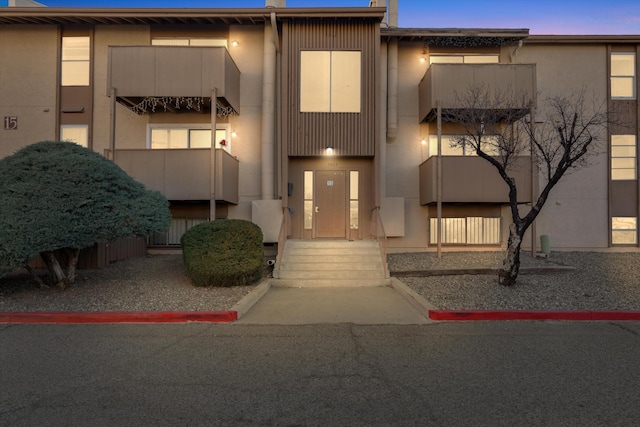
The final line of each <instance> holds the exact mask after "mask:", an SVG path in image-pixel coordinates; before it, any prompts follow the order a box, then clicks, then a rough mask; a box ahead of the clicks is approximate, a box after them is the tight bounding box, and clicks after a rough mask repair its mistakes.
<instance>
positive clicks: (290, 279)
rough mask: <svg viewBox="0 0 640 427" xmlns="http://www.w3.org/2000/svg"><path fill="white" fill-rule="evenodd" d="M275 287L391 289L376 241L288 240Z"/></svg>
mask: <svg viewBox="0 0 640 427" xmlns="http://www.w3.org/2000/svg"><path fill="white" fill-rule="evenodd" d="M277 262H278V264H279V265H276V269H275V271H274V280H273V281H272V285H273V286H275V287H296V288H304V287H361V286H389V285H390V283H391V281H390V278H389V275H388V273H386V274H385V271H387V270H386V268H385V265H384V263H385V262H386V260H383V259H382V253H381V251H380V247H379V245H378V242H377V241H375V240H353V241H349V240H296V239H291V240H287V242H286V243H285V248H284V252H283V255H282V260H278V261H277Z"/></svg>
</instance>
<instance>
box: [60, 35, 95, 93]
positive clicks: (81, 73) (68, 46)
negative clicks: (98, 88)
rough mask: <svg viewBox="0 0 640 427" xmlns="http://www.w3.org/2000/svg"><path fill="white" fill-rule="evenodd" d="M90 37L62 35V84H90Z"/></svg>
mask: <svg viewBox="0 0 640 427" xmlns="http://www.w3.org/2000/svg"><path fill="white" fill-rule="evenodd" d="M89 61H90V47H89V37H62V65H61V71H60V73H61V83H60V84H61V85H62V86H89V75H90V72H89Z"/></svg>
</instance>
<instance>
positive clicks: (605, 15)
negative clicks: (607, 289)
mask: <svg viewBox="0 0 640 427" xmlns="http://www.w3.org/2000/svg"><path fill="white" fill-rule="evenodd" d="M3 3H4V4H6V0H5V1H2V0H0V4H3ZM40 3H43V4H45V5H47V6H49V7H119V8H122V7H136V8H137V7H140V8H146V7H153V8H164V7H168V8H175V7H179V8H228V7H264V5H265V2H264V0H226V1H221V0H181V1H176V0H40ZM286 5H287V7H336V6H357V7H367V6H368V5H369V0H341V1H340V0H287V2H286ZM399 24H400V25H399V26H400V27H405V28H407V27H417V28H456V27H462V28H528V29H529V30H530V32H531V34H600V35H602V34H611V35H615V34H640V0H555V1H553V0H447V1H443V0H399Z"/></svg>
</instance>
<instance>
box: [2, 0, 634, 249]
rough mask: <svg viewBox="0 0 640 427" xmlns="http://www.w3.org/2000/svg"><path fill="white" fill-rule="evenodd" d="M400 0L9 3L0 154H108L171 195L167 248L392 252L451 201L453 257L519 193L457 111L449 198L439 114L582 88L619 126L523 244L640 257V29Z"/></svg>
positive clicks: (445, 136)
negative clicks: (544, 29) (551, 32)
mask: <svg viewBox="0 0 640 427" xmlns="http://www.w3.org/2000/svg"><path fill="white" fill-rule="evenodd" d="M391 3H392V4H391V5H390V9H389V11H387V9H386V8H385V7H365V8H313V9H296V8H287V7H284V4H279V3H278V2H275V4H269V6H275V7H265V8H259V9H181V10H172V9H169V10H167V9H48V8H37V7H36V8H3V9H0V117H1V118H2V119H3V129H2V130H0V157H4V156H7V155H9V154H11V153H13V152H14V151H16V150H17V149H19V148H20V147H22V146H25V145H28V144H30V143H33V142H37V141H41V140H64V139H68V140H73V141H76V142H77V143H79V144H81V145H84V146H86V147H88V148H90V149H92V150H94V151H96V152H99V153H102V154H104V155H105V156H106V157H107V158H109V159H111V160H113V161H114V162H116V163H117V164H118V165H120V166H121V167H122V168H123V169H124V170H125V171H127V172H128V173H129V174H130V175H132V176H133V177H134V178H136V179H137V180H139V181H141V182H143V183H144V184H145V185H146V186H147V187H149V188H151V189H156V190H159V191H161V192H162V193H163V194H165V196H166V197H167V198H168V199H169V200H170V202H171V211H172V215H173V218H174V221H173V224H172V229H171V230H170V232H169V233H166V234H163V235H158V236H154V237H153V238H152V239H151V241H150V243H151V244H152V245H174V244H177V243H179V238H180V236H181V234H182V233H183V232H184V231H185V230H186V229H187V228H189V227H190V226H192V225H194V224H197V223H198V222H201V221H207V220H209V219H221V218H242V219H248V220H252V221H254V222H256V223H257V224H258V225H260V226H261V228H262V230H263V232H264V235H265V243H275V242H278V241H279V240H280V241H281V242H282V240H283V239H286V238H295V239H345V240H358V239H370V238H385V239H386V242H387V246H388V250H389V251H391V252H402V251H425V250H433V249H434V247H435V245H436V242H437V232H436V230H437V216H438V213H437V209H436V205H437V202H438V201H440V202H441V203H442V210H441V216H442V222H441V224H442V227H443V233H442V239H441V243H442V245H443V246H444V247H445V248H447V249H452V250H474V249H487V248H489V249H498V248H501V247H504V246H505V244H506V238H507V235H508V233H507V229H508V226H509V222H510V213H509V208H508V205H507V202H508V194H507V190H506V185H505V184H504V183H503V182H502V181H501V178H500V177H499V175H498V174H497V172H496V171H495V170H494V169H492V167H491V166H490V165H488V164H487V163H486V161H484V160H482V159H481V158H478V157H477V156H474V153H473V152H471V151H469V152H465V151H464V150H453V149H451V147H450V145H449V144H447V141H448V140H451V139H452V138H455V137H456V135H458V134H459V132H460V129H459V126H457V125H456V123H447V122H446V121H445V123H443V124H442V126H441V131H440V136H441V141H442V147H443V148H442V159H441V160H442V171H441V174H442V195H441V196H438V195H437V192H436V187H435V185H436V184H435V183H436V177H437V167H436V159H437V155H436V154H437V153H436V151H435V147H436V145H437V135H438V130H437V121H438V120H437V117H438V114H437V111H438V105H439V106H440V107H441V108H442V109H445V110H446V109H447V108H453V102H454V99H455V95H456V94H457V93H459V91H461V90H463V89H464V88H467V87H468V86H469V85H471V84H479V83H481V84H483V85H486V86H487V87H490V88H495V89H501V90H518V91H519V92H522V93H525V94H527V95H528V99H530V100H531V101H532V102H533V103H532V104H531V105H537V107H538V108H537V109H538V110H539V109H540V108H543V102H542V101H543V99H544V98H545V97H547V96H553V95H556V94H566V93H568V92H570V91H574V90H579V89H580V88H582V87H586V88H587V89H588V91H589V92H590V94H592V95H593V96H594V97H595V98H596V99H599V100H601V101H602V102H604V103H606V108H607V110H608V111H609V112H610V114H611V115H613V116H615V117H616V119H617V120H616V123H617V124H616V125H611V126H609V128H608V129H607V130H606V135H604V134H603V135H602V141H603V144H602V145H601V147H600V150H601V152H600V154H601V155H599V156H597V157H596V158H595V160H594V162H592V164H591V165H590V166H589V167H588V168H586V169H583V170H580V171H577V172H575V173H573V174H571V175H569V176H567V177H566V178H565V179H564V180H563V181H561V182H560V184H558V186H557V187H556V188H554V190H553V191H552V193H551V196H550V198H549V201H548V202H547V204H546V206H545V207H544V209H543V211H542V213H541V215H540V216H539V218H538V220H537V221H536V225H535V229H534V230H532V232H533V233H531V232H530V236H528V237H527V238H526V239H525V245H524V246H527V244H528V245H531V244H534V243H535V244H537V239H538V236H539V235H542V234H544V235H549V236H550V238H551V241H552V246H553V248H554V249H596V250H608V249H609V248H622V249H623V250H634V249H635V248H638V242H639V240H638V227H637V222H638V216H639V215H640V213H639V211H640V187H639V186H638V173H637V170H638V156H637V144H638V138H637V135H638V122H639V120H640V118H639V114H640V110H639V108H638V98H637V83H636V82H637V70H638V65H639V62H638V61H639V60H638V47H639V46H640V36H624V37H623V36H534V35H529V33H528V31H527V30H525V29H509V30H507V29H429V28H421V29H406V28H405V29H403V28H398V27H397V25H396V24H397V9H394V5H393V2H391ZM373 6H376V4H375V2H374V5H373ZM394 21H395V22H394ZM522 107H523V108H529V105H524V106H522ZM534 119H535V118H534ZM212 129H215V131H213V132H212ZM521 165H522V166H521V167H520V168H518V170H517V171H515V172H514V173H515V174H516V176H515V178H516V180H517V181H518V186H519V190H521V191H520V199H519V201H520V202H521V203H522V207H523V209H526V206H527V203H530V202H531V200H532V199H533V198H535V197H536V195H537V193H536V191H537V189H539V188H540V186H541V184H543V183H544V181H543V179H544V178H543V177H541V176H539V175H538V174H537V173H536V172H535V168H532V165H531V161H530V158H523V159H522V162H521Z"/></svg>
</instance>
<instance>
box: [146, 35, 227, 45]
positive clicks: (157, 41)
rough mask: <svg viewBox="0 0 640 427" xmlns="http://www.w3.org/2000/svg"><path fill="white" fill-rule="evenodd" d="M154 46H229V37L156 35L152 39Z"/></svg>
mask: <svg viewBox="0 0 640 427" xmlns="http://www.w3.org/2000/svg"><path fill="white" fill-rule="evenodd" d="M151 45H152V46H206V47H227V39H218V38H207V37H199V38H195V37H154V38H153V39H151Z"/></svg>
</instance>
